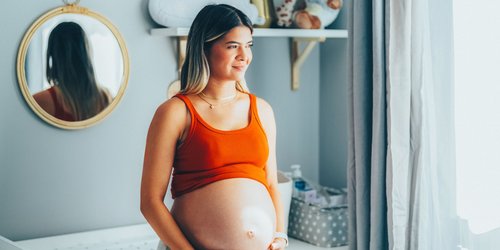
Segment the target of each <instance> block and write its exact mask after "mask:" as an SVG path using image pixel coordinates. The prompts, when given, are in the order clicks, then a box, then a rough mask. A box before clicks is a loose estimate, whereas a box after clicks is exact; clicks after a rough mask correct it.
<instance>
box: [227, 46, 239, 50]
mask: <svg viewBox="0 0 500 250" xmlns="http://www.w3.org/2000/svg"><path fill="white" fill-rule="evenodd" d="M227 48H228V49H236V48H238V46H237V45H229V46H227Z"/></svg>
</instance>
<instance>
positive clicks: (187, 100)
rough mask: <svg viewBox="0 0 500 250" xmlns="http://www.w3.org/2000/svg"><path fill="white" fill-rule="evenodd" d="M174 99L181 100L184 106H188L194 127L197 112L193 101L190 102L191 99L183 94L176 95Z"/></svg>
mask: <svg viewBox="0 0 500 250" xmlns="http://www.w3.org/2000/svg"><path fill="white" fill-rule="evenodd" d="M173 97H177V98H179V99H181V100H182V101H183V102H184V104H186V107H187V109H188V110H189V115H190V116H191V125H193V123H194V122H195V120H196V119H195V118H196V117H195V115H196V110H195V109H194V105H193V103H192V102H191V100H189V98H188V97H187V96H185V95H183V94H176V95H174V96H173Z"/></svg>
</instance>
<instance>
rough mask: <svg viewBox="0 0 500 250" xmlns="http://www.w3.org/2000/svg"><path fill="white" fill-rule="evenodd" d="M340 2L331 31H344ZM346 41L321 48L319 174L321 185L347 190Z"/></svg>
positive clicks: (344, 17) (344, 13) (344, 15)
mask: <svg viewBox="0 0 500 250" xmlns="http://www.w3.org/2000/svg"><path fill="white" fill-rule="evenodd" d="M350 4H351V2H350V1H344V6H343V9H342V10H341V12H340V14H339V16H338V18H337V20H335V22H334V23H333V24H332V25H330V27H329V28H332V29H347V17H348V16H347V13H348V11H347V9H348V8H349V5H350ZM347 41H348V39H328V40H326V41H325V43H324V44H323V45H322V46H321V58H320V60H321V63H320V65H321V74H320V82H321V87H320V114H321V117H320V135H321V136H320V171H319V176H320V178H319V181H320V183H321V184H322V185H326V186H331V187H336V188H344V187H347V138H348V137H347V136H348V128H347V70H348V67H347Z"/></svg>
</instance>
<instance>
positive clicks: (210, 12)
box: [181, 4, 253, 94]
mask: <svg viewBox="0 0 500 250" xmlns="http://www.w3.org/2000/svg"><path fill="white" fill-rule="evenodd" d="M241 25H244V26H246V27H248V28H249V29H250V32H252V33H253V28H252V22H251V21H250V19H249V18H248V17H247V16H246V15H245V14H244V13H243V12H241V11H240V10H238V9H236V8H235V7H233V6H230V5H227V4H211V5H207V6H205V7H204V8H203V9H202V10H201V11H200V12H199V13H198V15H197V16H196V17H195V19H194V21H193V24H192V25H191V29H190V30H189V34H188V38H187V46H186V59H185V61H184V64H183V65H182V70H181V93H183V94H198V93H200V92H201V91H202V90H203V89H205V87H206V86H207V83H208V79H209V77H210V67H209V65H208V59H207V53H208V52H209V51H210V48H211V47H212V45H213V44H214V43H215V42H216V41H217V40H218V39H220V38H222V37H223V36H224V35H225V34H226V33H227V32H229V31H230V30H231V29H232V28H235V27H238V26H241ZM236 88H237V89H238V90H239V91H242V92H249V91H248V87H247V85H246V82H245V81H238V82H236Z"/></svg>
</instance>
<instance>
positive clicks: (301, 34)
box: [151, 28, 348, 38]
mask: <svg viewBox="0 0 500 250" xmlns="http://www.w3.org/2000/svg"><path fill="white" fill-rule="evenodd" d="M188 33H189V28H157V29H151V35H153V36H187V35H188ZM253 36H254V37H293V38H311V37H324V38H347V37H348V34H347V30H343V29H320V30H308V29H262V28H254V33H253Z"/></svg>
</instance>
